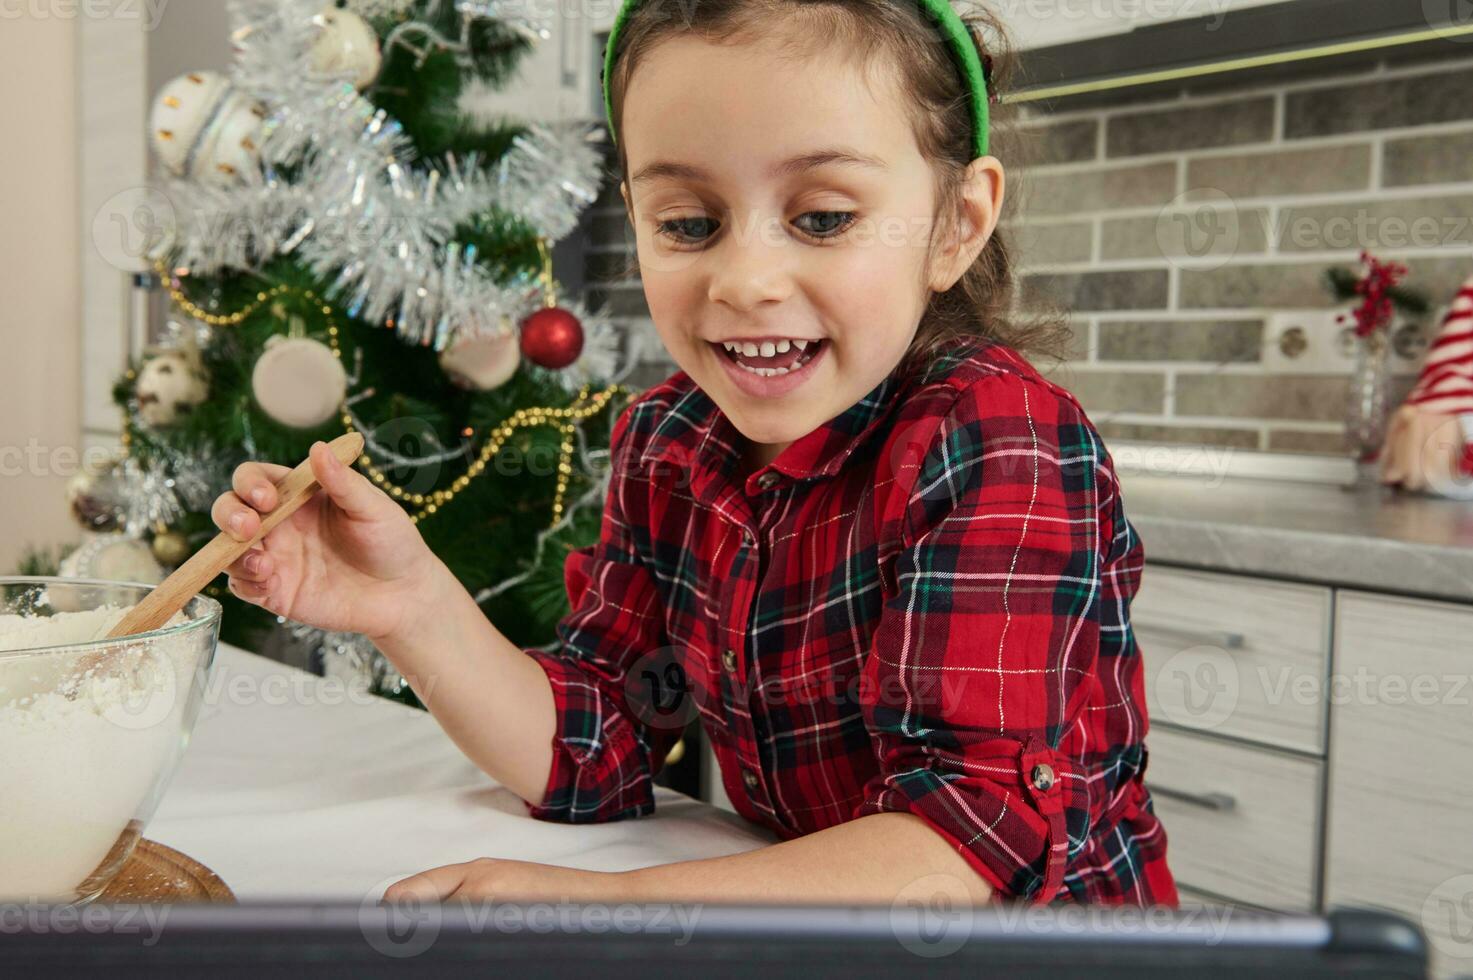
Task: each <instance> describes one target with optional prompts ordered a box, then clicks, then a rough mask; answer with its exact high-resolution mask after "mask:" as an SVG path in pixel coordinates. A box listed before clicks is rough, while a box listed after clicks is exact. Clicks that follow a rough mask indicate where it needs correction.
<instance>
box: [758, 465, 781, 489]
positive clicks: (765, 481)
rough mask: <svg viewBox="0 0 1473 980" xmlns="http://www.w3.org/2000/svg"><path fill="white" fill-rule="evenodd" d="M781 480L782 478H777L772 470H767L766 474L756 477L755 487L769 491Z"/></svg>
mask: <svg viewBox="0 0 1473 980" xmlns="http://www.w3.org/2000/svg"><path fill="white" fill-rule="evenodd" d="M781 479H782V477H781V476H779V475H778V474H777V473H775V472H774V471H772V470H768V471H767V472H766V473H763V474H762V475H761V476H759V477H757V485H758V486H759V487H761V488H762V489H763V490H771V489H772V488H773V487H775V486H777V481H778V480H781Z"/></svg>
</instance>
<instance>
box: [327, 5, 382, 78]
mask: <svg viewBox="0 0 1473 980" xmlns="http://www.w3.org/2000/svg"><path fill="white" fill-rule="evenodd" d="M313 20H314V22H315V23H317V24H318V25H320V27H321V32H320V33H319V34H318V36H317V41H316V42H315V43H314V44H313V45H312V68H313V69H314V70H315V71H317V72H319V73H321V74H323V75H332V76H335V77H338V76H340V77H343V78H346V79H347V80H348V81H350V82H352V83H353V87H354V88H356V89H357V90H358V91H360V92H361V91H363V90H364V89H366V88H368V86H370V85H372V84H373V80H374V79H375V78H378V71H379V67H380V66H381V65H382V64H383V52H382V51H381V50H380V49H379V42H378V35H377V34H376V33H374V30H373V28H372V27H370V26H369V24H368V21H366V20H364V19H363V18H362V17H359V16H358V15H357V14H355V13H354V12H353V11H351V10H343V9H340V8H338V7H336V6H332V5H329V6H328V7H326V8H324V9H323V11H322V13H320V14H318V15H317V16H316V17H315V18H313Z"/></svg>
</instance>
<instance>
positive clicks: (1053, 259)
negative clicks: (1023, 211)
mask: <svg viewBox="0 0 1473 980" xmlns="http://www.w3.org/2000/svg"><path fill="white" fill-rule="evenodd" d="M1003 231H1004V234H1006V236H1007V238H1008V241H1009V243H1010V244H1011V245H1012V246H1013V252H1014V254H1015V255H1016V256H1017V261H1018V265H1019V266H1021V267H1030V266H1039V265H1056V264H1059V263H1066V262H1088V261H1089V259H1090V256H1091V254H1092V251H1093V248H1094V225H1093V224H1092V223H1090V222H1088V221H1071V222H1068V223H1065V224H1056V225H1055V224H1040V223H1037V222H1033V223H1030V222H1027V221H1024V222H1019V223H1015V224H1010V225H1008V226H1007V227H1006V228H1005V229H1003Z"/></svg>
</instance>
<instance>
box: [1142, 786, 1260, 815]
mask: <svg viewBox="0 0 1473 980" xmlns="http://www.w3.org/2000/svg"><path fill="white" fill-rule="evenodd" d="M1146 789H1148V790H1149V791H1150V792H1151V794H1152V795H1154V796H1165V797H1167V798H1168V799H1173V800H1181V801H1182V802H1183V803H1190V804H1192V805H1193V806H1200V807H1202V808H1203V809H1206V810H1217V811H1218V812H1220V813H1227V812H1228V811H1230V810H1234V809H1236V808H1237V806H1238V801H1237V800H1235V799H1233V798H1232V797H1231V796H1229V795H1227V794H1226V793H1189V792H1187V791H1186V790H1184V789H1173V788H1172V787H1170V786H1162V785H1161V784H1160V783H1147V784H1146Z"/></svg>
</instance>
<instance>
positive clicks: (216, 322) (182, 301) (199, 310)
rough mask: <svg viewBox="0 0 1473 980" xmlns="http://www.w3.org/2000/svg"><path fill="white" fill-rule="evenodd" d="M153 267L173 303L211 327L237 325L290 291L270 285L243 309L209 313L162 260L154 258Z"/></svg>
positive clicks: (286, 288) (282, 286) (288, 287)
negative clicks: (186, 292)
mask: <svg viewBox="0 0 1473 980" xmlns="http://www.w3.org/2000/svg"><path fill="white" fill-rule="evenodd" d="M153 268H154V271H155V272H157V273H158V276H159V278H160V279H161V280H163V281H164V282H166V283H168V284H169V296H170V298H172V299H173V300H174V302H175V303H177V304H178V305H179V308H180V309H181V310H183V311H184V312H185V313H188V314H189V315H190V316H192V317H194V318H195V319H196V320H199V321H201V322H203V323H208V324H209V325H210V326H212V327H234V326H237V325H238V324H241V323H243V322H245V319H246V318H247V317H249V316H250V315H251V314H252V313H254V312H256V311H257V310H259V309H260V308H261V307H263V306H265V305H266V304H267V303H269V302H271V300H273V299H274V298H276V297H277V296H281V295H284V294H285V293H289V292H291V288H292V287H290V286H287V285H276V286H272V287H271V288H270V289H267V290H264V291H262V292H259V293H257V294H256V301H255V302H254V303H252V304H250V305H249V306H247V307H246V308H245V309H243V310H237V311H235V312H234V313H231V314H228V315H221V314H219V313H211V312H210V311H209V310H206V309H205V308H204V307H202V306H199V305H198V304H196V303H195V302H194V301H192V300H191V299H190V298H189V297H188V296H186V295H184V290H183V289H181V288H179V286H177V285H176V282H177V280H176V279H174V278H173V277H172V276H170V275H169V270H168V269H167V268H166V267H165V266H164V263H163V262H161V261H159V260H157V259H155V260H154V263H153Z"/></svg>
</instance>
